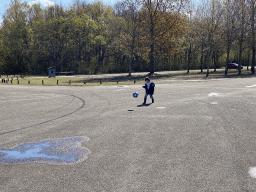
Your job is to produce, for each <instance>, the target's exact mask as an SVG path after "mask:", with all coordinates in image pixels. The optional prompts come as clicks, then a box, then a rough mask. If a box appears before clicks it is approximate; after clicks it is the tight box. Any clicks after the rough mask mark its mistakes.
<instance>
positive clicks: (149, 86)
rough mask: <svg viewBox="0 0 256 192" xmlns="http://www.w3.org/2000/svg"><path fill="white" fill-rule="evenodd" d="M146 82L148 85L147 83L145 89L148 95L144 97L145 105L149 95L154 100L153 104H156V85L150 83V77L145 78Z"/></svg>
mask: <svg viewBox="0 0 256 192" xmlns="http://www.w3.org/2000/svg"><path fill="white" fill-rule="evenodd" d="M145 81H146V83H145V86H143V88H145V91H146V94H145V96H144V103H143V104H146V101H147V97H148V95H150V98H151V99H152V103H154V98H153V94H154V89H155V84H154V83H153V82H150V79H149V78H148V77H146V78H145Z"/></svg>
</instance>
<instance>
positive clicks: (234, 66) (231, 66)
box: [228, 63, 243, 70]
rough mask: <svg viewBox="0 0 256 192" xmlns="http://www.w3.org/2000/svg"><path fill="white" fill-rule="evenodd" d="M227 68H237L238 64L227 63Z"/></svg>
mask: <svg viewBox="0 0 256 192" xmlns="http://www.w3.org/2000/svg"><path fill="white" fill-rule="evenodd" d="M228 69H237V70H238V64H237V63H229V64H228ZM241 69H243V65H241Z"/></svg>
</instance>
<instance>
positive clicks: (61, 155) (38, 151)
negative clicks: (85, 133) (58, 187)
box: [0, 137, 91, 164]
mask: <svg viewBox="0 0 256 192" xmlns="http://www.w3.org/2000/svg"><path fill="white" fill-rule="evenodd" d="M88 140H89V138H87V137H70V138H60V139H47V140H42V141H38V142H34V143H23V144H20V145H18V146H15V147H13V148H11V149H4V148H0V163H3V164H17V163H31V162H39V163H49V164H74V163H79V162H81V161H84V160H85V159H86V158H87V155H89V154H90V153H91V152H90V150H89V149H87V148H85V147H83V146H81V142H85V141H88Z"/></svg>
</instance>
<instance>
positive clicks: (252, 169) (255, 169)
mask: <svg viewBox="0 0 256 192" xmlns="http://www.w3.org/2000/svg"><path fill="white" fill-rule="evenodd" d="M249 174H250V176H251V177H253V178H256V167H250V168H249Z"/></svg>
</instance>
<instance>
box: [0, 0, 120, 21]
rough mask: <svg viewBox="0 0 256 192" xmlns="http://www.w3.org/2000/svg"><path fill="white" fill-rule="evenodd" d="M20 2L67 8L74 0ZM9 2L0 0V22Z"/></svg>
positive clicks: (102, 0)
mask: <svg viewBox="0 0 256 192" xmlns="http://www.w3.org/2000/svg"><path fill="white" fill-rule="evenodd" d="M81 1H84V0H81ZM94 1H95V0H85V2H88V3H92V2H94ZM117 1H118V0H101V2H103V3H105V4H108V5H113V4H115V2H117ZM20 2H21V3H24V2H27V3H29V4H34V3H37V4H40V5H41V6H42V8H45V7H47V6H49V5H54V4H57V5H62V6H63V7H64V8H69V7H71V5H72V4H73V2H74V0H21V1H20ZM10 3H11V0H0V23H1V21H2V16H3V15H4V13H5V11H6V10H7V9H8V8H9V5H10Z"/></svg>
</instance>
